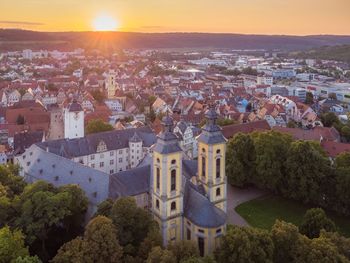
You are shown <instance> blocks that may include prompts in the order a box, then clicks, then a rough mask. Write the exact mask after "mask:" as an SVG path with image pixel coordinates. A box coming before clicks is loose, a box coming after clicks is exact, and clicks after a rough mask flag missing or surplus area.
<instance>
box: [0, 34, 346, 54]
mask: <svg viewBox="0 0 350 263" xmlns="http://www.w3.org/2000/svg"><path fill="white" fill-rule="evenodd" d="M343 44H350V36H332V35H319V36H284V35H243V34H211V33H128V32H59V33H50V32H35V31H28V30H16V29H0V50H2V51H4V50H18V49H23V48H32V49H40V48H47V49H71V48H77V47H83V48H100V49H101V48H104V49H116V48H218V49H266V50H275V49H278V50H288V51H291V50H307V49H310V48H315V47H321V46H333V45H343Z"/></svg>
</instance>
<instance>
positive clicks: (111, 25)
mask: <svg viewBox="0 0 350 263" xmlns="http://www.w3.org/2000/svg"><path fill="white" fill-rule="evenodd" d="M92 26H93V29H94V30H95V31H114V30H117V29H118V22H117V21H116V20H115V19H114V18H113V17H110V16H108V15H101V16H98V17H96V18H95V20H94V21H93V23H92Z"/></svg>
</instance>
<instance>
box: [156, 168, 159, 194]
mask: <svg viewBox="0 0 350 263" xmlns="http://www.w3.org/2000/svg"><path fill="white" fill-rule="evenodd" d="M156 184H157V189H158V190H159V188H160V169H159V167H157V179H156Z"/></svg>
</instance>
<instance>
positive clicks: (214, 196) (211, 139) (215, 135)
mask: <svg viewBox="0 0 350 263" xmlns="http://www.w3.org/2000/svg"><path fill="white" fill-rule="evenodd" d="M205 116H206V118H207V122H206V125H205V126H204V127H203V129H202V133H201V134H200V135H199V136H198V182H199V184H202V186H203V187H204V189H205V191H206V194H207V196H208V198H209V200H210V201H211V202H212V203H214V204H215V205H216V206H217V207H218V208H220V209H222V210H223V211H224V212H226V193H227V178H226V173H225V158H226V156H225V155H226V141H227V140H226V139H225V137H224V136H223V135H222V132H221V128H220V127H219V126H218V125H217V124H216V120H217V113H216V111H215V107H214V106H213V105H211V106H210V107H209V109H208V110H207V112H206V113H205Z"/></svg>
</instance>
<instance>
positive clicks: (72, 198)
mask: <svg viewBox="0 0 350 263" xmlns="http://www.w3.org/2000/svg"><path fill="white" fill-rule="evenodd" d="M58 191H59V192H62V193H68V194H69V203H67V204H66V205H67V206H68V209H69V211H70V214H69V215H68V216H66V217H65V218H64V219H63V224H64V228H65V230H66V233H67V234H69V239H72V237H75V236H76V235H78V234H79V233H80V230H81V228H82V224H83V222H84V220H85V214H86V211H87V209H88V203H89V200H88V199H87V197H86V196H85V193H84V191H83V190H82V189H81V188H80V187H79V186H78V185H64V186H61V187H59V188H58Z"/></svg>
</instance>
